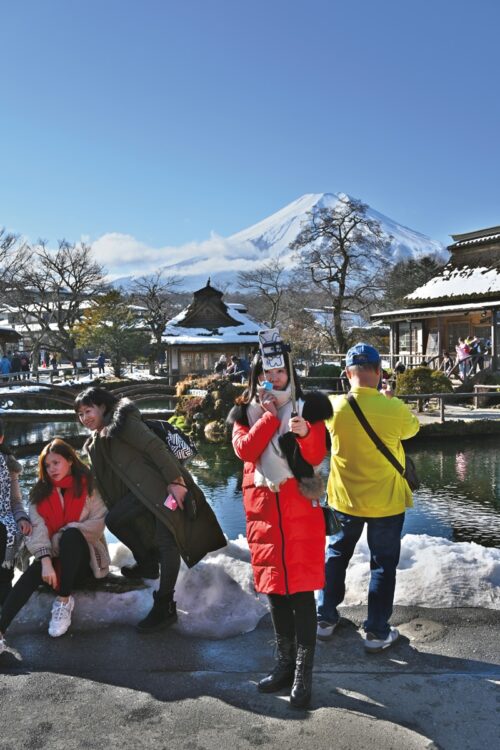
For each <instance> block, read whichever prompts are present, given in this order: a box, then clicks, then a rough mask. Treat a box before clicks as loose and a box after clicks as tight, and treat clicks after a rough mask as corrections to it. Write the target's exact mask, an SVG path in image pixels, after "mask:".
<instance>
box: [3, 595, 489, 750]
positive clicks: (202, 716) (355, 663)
mask: <svg viewBox="0 0 500 750" xmlns="http://www.w3.org/2000/svg"><path fill="white" fill-rule="evenodd" d="M364 615H365V610H364V608H363V607H354V608H346V609H345V610H344V616H345V617H344V619H343V621H342V624H341V626H340V627H339V628H338V630H337V631H336V633H335V636H334V638H333V639H332V640H331V641H329V642H328V643H320V644H318V648H317V659H316V666H315V678H314V699H313V703H312V707H311V710H310V711H293V710H292V709H290V707H289V704H288V699H287V697H286V692H285V691H284V692H282V693H281V694H275V695H267V696H266V695H260V694H259V693H258V692H257V691H256V689H255V683H256V681H257V680H258V679H259V678H260V677H261V676H262V675H263V674H264V673H265V671H266V669H267V667H268V666H269V664H270V663H271V661H272V647H271V645H270V641H271V640H272V630H271V625H270V621H269V617H266V618H264V620H263V621H261V623H260V625H259V627H258V628H257V629H256V630H255V631H254V632H252V633H248V634H246V635H242V636H238V637H236V638H231V639H228V640H224V641H208V640H201V639H190V638H186V637H182V636H181V635H179V634H178V633H176V632H175V628H173V629H171V630H169V631H166V632H164V633H162V634H155V635H149V636H144V635H142V636H140V635H138V634H136V633H135V631H134V630H133V629H132V628H125V627H112V628H106V629H101V630H96V631H88V630H87V631H74V632H70V633H68V634H67V635H66V636H65V637H63V638H61V639H58V640H52V639H50V638H49V637H48V636H47V635H46V632H45V628H46V625H45V624H43V625H42V624H41V623H40V624H37V626H36V630H34V629H33V627H32V628H31V630H30V631H25V630H23V629H21V627H20V626H18V627H17V628H16V626H15V625H14V626H13V627H12V628H11V631H10V633H9V646H10V647H11V649H12V650H11V651H9V652H7V653H4V654H3V655H2V656H0V691H1V700H0V722H1V724H0V726H1V732H0V748H1V749H2V750H7V749H9V750H10V749H14V748H37V749H38V748H50V750H58V749H59V748H61V749H64V750H71V749H72V748H101V747H102V748H105V750H106V749H107V748H109V749H110V750H112V749H113V748H120V749H121V750H125V749H126V748H139V747H140V748H144V749H145V750H149V748H151V749H153V748H154V750H162V748H165V749H168V750H178V749H181V748H182V749H185V750H212V749H213V750H225V749H226V748H228V749H229V750H240V749H241V750H246V749H247V748H256V747H259V748H262V749H263V750H268V749H271V748H272V749H273V750H281V749H283V750H291V749H292V748H312V749H314V750H323V748H324V749H325V750H327V749H328V750H378V748H380V750H402V749H403V748H404V749H405V750H424V748H426V749H427V750H431V749H436V748H440V749H441V750H469V749H470V750H479V749H482V748H491V749H493V748H494V747H498V737H499V729H500V727H499V716H500V714H499V710H500V709H499V697H500V694H499V685H500V667H499V664H500V638H499V635H500V612H498V611H492V610H478V609H448V610H430V609H421V608H417V607H397V608H396V610H395V613H394V617H393V622H394V624H396V625H398V626H400V630H401V632H402V638H401V639H400V641H399V642H398V643H397V644H396V645H395V646H394V647H393V648H392V649H389V650H388V651H386V652H384V653H382V654H379V655H372V656H366V655H365V653H364V650H363V648H362V640H361V636H360V634H359V632H358V630H357V627H358V626H359V625H360V623H361V622H362V619H363V617H364Z"/></svg>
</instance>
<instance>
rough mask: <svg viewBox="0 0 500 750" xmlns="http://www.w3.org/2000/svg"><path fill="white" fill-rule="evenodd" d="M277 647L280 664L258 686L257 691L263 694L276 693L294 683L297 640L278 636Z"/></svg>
mask: <svg viewBox="0 0 500 750" xmlns="http://www.w3.org/2000/svg"><path fill="white" fill-rule="evenodd" d="M276 647H277V649H278V663H277V664H276V666H275V667H274V669H273V671H272V672H271V673H270V674H268V675H267V677H264V678H263V679H262V680H261V681H260V682H259V683H258V684H257V690H259V692H261V693H274V692H275V691H276V690H281V688H284V687H289V686H290V685H291V684H292V682H293V674H294V671H295V655H296V649H295V640H292V639H291V638H286V637H285V636H282V635H278V636H276Z"/></svg>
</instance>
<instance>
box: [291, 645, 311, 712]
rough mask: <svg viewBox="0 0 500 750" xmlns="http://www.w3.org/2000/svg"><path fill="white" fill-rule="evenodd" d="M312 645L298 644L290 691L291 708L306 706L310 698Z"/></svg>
mask: <svg viewBox="0 0 500 750" xmlns="http://www.w3.org/2000/svg"><path fill="white" fill-rule="evenodd" d="M313 664H314V646H300V645H299V647H298V649H297V661H296V664H295V677H294V679H293V685H292V690H291V692H290V705H291V706H293V708H306V707H307V706H308V705H309V701H310V700H311V692H312V671H313Z"/></svg>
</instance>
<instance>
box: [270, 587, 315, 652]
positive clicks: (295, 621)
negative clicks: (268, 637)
mask: <svg viewBox="0 0 500 750" xmlns="http://www.w3.org/2000/svg"><path fill="white" fill-rule="evenodd" d="M268 599H269V604H270V605H271V617H272V620H273V625H274V631H275V633H276V635H281V636H285V637H286V638H290V639H291V640H295V639H296V640H297V644H299V645H301V646H306V647H309V646H314V644H315V643H316V627H317V622H316V601H315V599H314V591H300V592H298V593H297V594H290V596H282V595H281V594H268Z"/></svg>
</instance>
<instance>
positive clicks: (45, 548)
mask: <svg viewBox="0 0 500 750" xmlns="http://www.w3.org/2000/svg"><path fill="white" fill-rule="evenodd" d="M30 501H31V502H30V520H31V524H32V527H33V528H32V533H31V535H30V536H29V537H27V539H26V545H27V547H28V549H29V551H30V552H31V553H32V554H33V555H34V556H35V561H34V562H33V563H32V564H31V565H30V567H29V568H28V569H27V571H26V572H25V573H23V575H22V576H21V577H20V578H19V580H18V581H17V582H16V584H15V585H14V587H13V589H12V591H11V592H10V594H9V595H8V596H7V599H6V600H5V603H4V605H3V607H2V614H1V616H0V652H1V651H3V650H4V648H5V642H4V639H3V636H4V634H5V631H6V630H7V628H8V627H9V625H10V623H11V622H12V620H13V618H14V617H15V616H16V614H17V613H18V612H19V610H20V609H21V608H22V607H23V606H24V605H25V604H26V602H27V601H28V599H29V598H30V596H31V594H32V593H33V592H34V591H36V589H37V588H38V586H39V585H40V584H41V583H42V582H45V583H47V584H48V585H49V586H51V587H52V588H53V589H54V591H55V592H56V594H57V596H56V599H55V601H54V604H53V606H52V616H51V619H50V625H49V635H51V636H52V637H53V638H57V637H58V636H60V635H63V634H64V633H65V632H66V631H67V630H68V628H69V626H70V625H71V613H72V612H73V608H74V606H75V602H74V599H73V596H72V595H71V594H72V591H73V590H74V588H75V585H76V584H78V583H81V582H82V581H84V580H85V578H88V577H89V576H90V575H92V574H93V575H94V576H95V577H96V578H104V577H105V576H106V575H107V574H108V571H109V554H108V549H107V545H106V542H105V540H104V536H103V534H104V517H105V515H106V508H105V506H104V503H103V502H102V500H101V497H100V495H99V494H98V492H97V491H96V490H94V489H93V488H92V476H91V473H90V470H89V469H88V468H87V467H86V466H85V464H83V463H82V462H81V460H80V459H79V458H78V456H77V455H76V453H75V451H74V449H73V448H72V447H71V446H70V445H68V444H67V443H65V442H64V440H61V439H60V438H56V439H55V440H52V441H51V442H50V443H49V444H48V445H46V446H45V448H44V449H43V451H42V452H41V454H40V457H39V459H38V481H37V483H36V484H35V486H34V487H33V490H32V491H31V497H30Z"/></svg>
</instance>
